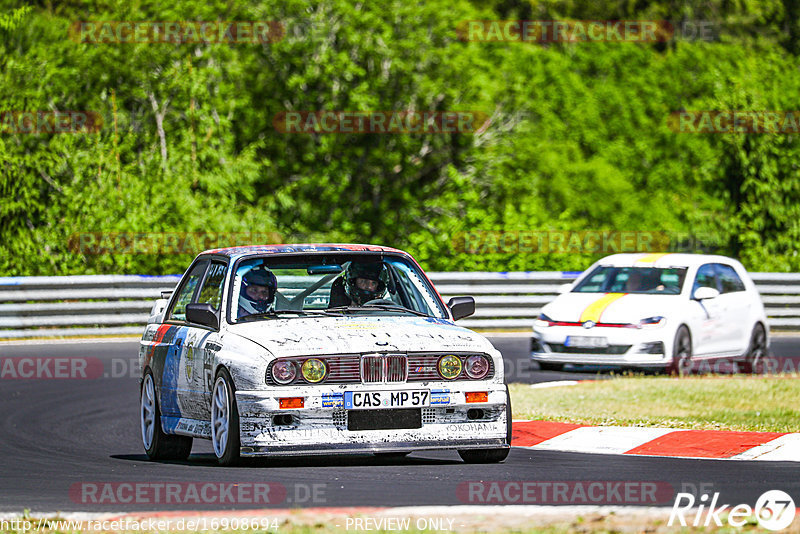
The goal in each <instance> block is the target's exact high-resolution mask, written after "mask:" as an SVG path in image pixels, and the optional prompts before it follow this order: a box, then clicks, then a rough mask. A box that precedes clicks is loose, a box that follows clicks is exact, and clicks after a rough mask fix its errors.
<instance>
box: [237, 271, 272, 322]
mask: <svg viewBox="0 0 800 534" xmlns="http://www.w3.org/2000/svg"><path fill="white" fill-rule="evenodd" d="M277 290H278V279H277V278H275V275H274V274H273V272H272V271H270V270H269V269H267V268H266V267H256V268H255V269H251V270H250V271H248V272H247V273H246V274H245V275H244V276H243V277H242V287H241V289H240V290H239V313H238V317H239V318H242V317H245V316H247V315H253V314H256V313H265V312H267V311H270V310H271V309H272V307H273V305H274V303H275V292H276V291H277Z"/></svg>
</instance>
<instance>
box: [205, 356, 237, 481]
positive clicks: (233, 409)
mask: <svg viewBox="0 0 800 534" xmlns="http://www.w3.org/2000/svg"><path fill="white" fill-rule="evenodd" d="M218 384H221V385H223V386H224V388H225V390H226V391H227V409H228V414H229V415H228V418H227V430H226V432H227V438H226V440H225V444H224V448H223V450H222V451H219V452H218V451H217V448H216V446H214V454H215V455H216V457H217V462H218V463H219V465H222V466H232V465H236V464H237V463H239V460H240V456H239V453H240V449H241V437H240V435H239V409H238V408H237V406H236V389H235V387H234V384H233V379H232V378H231V375H230V373H229V372H228V370H227V369H225V368H224V367H223V368H221V369H220V370H219V371H218V372H217V376H216V377H215V378H214V388H213V390H212V393H211V411H212V415H211V435H212V446H213V445H214V415H213V411H214V403H215V401H216V393H217V385H218Z"/></svg>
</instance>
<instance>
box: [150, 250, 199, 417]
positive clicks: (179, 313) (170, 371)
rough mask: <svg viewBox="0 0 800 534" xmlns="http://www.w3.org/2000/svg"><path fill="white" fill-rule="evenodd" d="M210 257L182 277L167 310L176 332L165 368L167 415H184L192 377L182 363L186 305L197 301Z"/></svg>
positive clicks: (163, 404) (163, 399)
mask: <svg viewBox="0 0 800 534" xmlns="http://www.w3.org/2000/svg"><path fill="white" fill-rule="evenodd" d="M208 264H209V261H208V260H205V259H204V260H200V261H197V262H195V263H194V264H193V265H192V266H191V267H190V268H189V271H188V272H187V274H186V275H185V276H184V277H183V280H182V281H181V285H180V288H179V289H178V291H177V292H176V294H175V298H174V299H173V300H172V303H171V305H170V309H169V310H168V311H167V313H166V314H165V321H164V322H165V323H166V324H169V325H171V329H172V330H174V334H173V335H172V336H171V339H170V341H169V342H168V345H167V350H166V355H165V358H164V364H163V368H162V370H161V377H160V378H161V380H160V382H161V384H160V388H161V391H160V402H161V404H160V406H161V415H162V416H164V417H171V418H177V417H182V416H183V405H184V404H186V399H185V398H186V396H187V395H188V392H189V391H190V389H191V385H190V384H189V381H188V380H187V379H186V374H185V372H182V371H181V370H182V367H183V366H184V365H185V360H184V361H183V362H182V361H181V359H182V357H184V343H185V341H186V339H187V336H188V335H189V323H188V322H187V321H186V305H187V304H190V303H191V302H193V300H194V297H195V294H196V293H197V291H198V289H199V287H200V282H201V281H202V279H203V275H204V274H205V272H206V269H207V268H208ZM174 423H177V421H176V420H174V419H173V420H172V421H170V422H168V423H167V424H166V428H171V425H172V424H174Z"/></svg>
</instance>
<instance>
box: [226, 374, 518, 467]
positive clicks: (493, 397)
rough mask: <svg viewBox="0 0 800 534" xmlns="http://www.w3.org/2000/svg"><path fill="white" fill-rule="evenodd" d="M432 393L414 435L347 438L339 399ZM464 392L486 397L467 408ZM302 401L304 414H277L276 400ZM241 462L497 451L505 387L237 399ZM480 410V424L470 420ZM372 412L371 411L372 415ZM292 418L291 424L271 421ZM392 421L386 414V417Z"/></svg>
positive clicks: (291, 392)
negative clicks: (246, 459) (339, 455)
mask: <svg viewBox="0 0 800 534" xmlns="http://www.w3.org/2000/svg"><path fill="white" fill-rule="evenodd" d="M419 389H425V390H430V391H431V395H432V397H431V401H432V404H431V406H429V407H425V408H419V410H421V426H420V427H419V428H404V429H379V430H349V429H348V419H349V417H350V412H351V410H347V409H345V408H344V403H343V395H344V392H345V391H408V390H419ZM467 392H487V393H488V401H487V402H484V403H467V402H466V395H465V394H466V393H467ZM290 397H303V399H304V407H303V408H298V409H280V405H279V401H280V399H281V398H290ZM236 401H237V407H238V411H239V428H240V441H241V454H242V455H243V456H261V455H309V454H333V453H344V452H402V451H415V450H426V449H428V450H429V449H490V448H504V447H507V446H508V443H507V419H506V404H507V402H508V393H507V388H506V386H505V385H504V384H499V383H487V382H453V383H443V382H429V383H403V384H375V385H368V386H367V385H360V384H359V385H355V384H354V385H348V386H317V387H308V386H303V387H297V388H276V389H274V390H269V391H261V390H259V391H237V392H236ZM469 410H480V411H481V412H482V414H481V417H479V418H474V416H475V415H476V412H474V411H473V412H472V413H471V414H470V415H471V416H472V417H473V418H470V415H468V412H469ZM376 411H377V410H376ZM286 415H291V416H292V418H291V419H292V420H291V423H290V424H277V422H276V416H279V417H278V419H281V417H280V416H286ZM386 415H387V416H391V415H392V414H391V413H388V412H387V414H386Z"/></svg>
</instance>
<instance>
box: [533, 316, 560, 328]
mask: <svg viewBox="0 0 800 534" xmlns="http://www.w3.org/2000/svg"><path fill="white" fill-rule="evenodd" d="M553 323H555V321H553V320H552V319H551V318H550V317H548V316H547V315H545V314H543V313H540V314H539V317H537V318H536V319H535V320H534V321H533V326H538V327H539V328H546V327H548V326H553Z"/></svg>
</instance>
